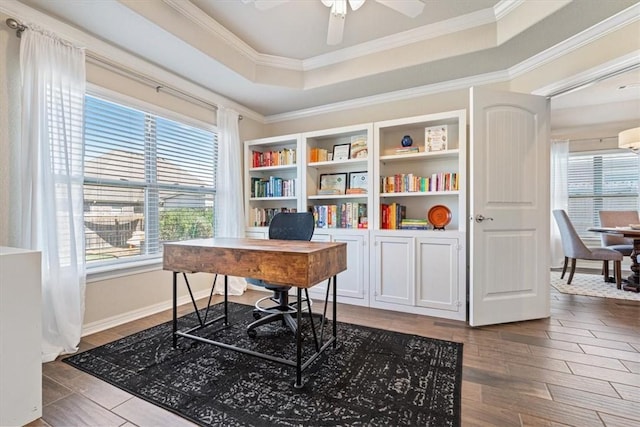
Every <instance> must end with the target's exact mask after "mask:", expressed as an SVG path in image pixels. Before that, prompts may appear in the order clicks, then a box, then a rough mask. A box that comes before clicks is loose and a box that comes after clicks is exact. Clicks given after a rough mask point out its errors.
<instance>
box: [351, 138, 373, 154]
mask: <svg viewBox="0 0 640 427" xmlns="http://www.w3.org/2000/svg"><path fill="white" fill-rule="evenodd" d="M368 154H369V153H368V149H367V135H355V136H352V137H351V153H350V155H349V157H350V158H352V159H366V158H367V156H368Z"/></svg>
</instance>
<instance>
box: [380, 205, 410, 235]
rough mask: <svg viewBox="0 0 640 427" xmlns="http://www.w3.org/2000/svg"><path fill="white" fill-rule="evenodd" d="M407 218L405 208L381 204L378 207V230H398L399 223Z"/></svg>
mask: <svg viewBox="0 0 640 427" xmlns="http://www.w3.org/2000/svg"><path fill="white" fill-rule="evenodd" d="M406 217H407V207H406V206H404V205H401V204H399V203H395V202H393V203H390V204H387V203H383V204H381V205H380V219H381V221H380V228H381V229H383V230H398V229H400V223H401V222H402V220H403V219H404V218H406Z"/></svg>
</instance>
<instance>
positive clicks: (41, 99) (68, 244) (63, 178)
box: [16, 26, 86, 362]
mask: <svg viewBox="0 0 640 427" xmlns="http://www.w3.org/2000/svg"><path fill="white" fill-rule="evenodd" d="M20 69H21V74H22V142H21V147H20V164H19V167H18V169H19V174H20V182H21V192H20V196H19V199H20V200H19V203H20V208H21V211H22V217H21V218H20V219H18V220H17V221H18V222H20V224H16V225H17V226H18V227H19V230H20V233H19V237H18V239H19V240H20V241H19V242H18V244H19V245H20V247H23V248H27V249H34V250H39V251H41V252H42V322H43V323H42V334H43V342H42V359H43V361H45V362H46V361H51V360H54V359H55V358H56V357H57V356H58V355H60V354H64V353H72V352H75V351H76V350H77V349H78V348H77V346H78V344H79V342H80V336H81V332H82V320H83V316H84V292H85V284H86V275H85V264H84V222H83V207H82V203H83V198H82V196H83V194H82V184H83V139H82V131H83V105H84V94H85V81H86V79H85V54H84V50H82V49H80V48H76V47H74V46H71V45H69V44H68V43H66V42H64V41H62V40H60V39H58V38H57V37H56V36H54V35H52V34H49V33H46V32H43V31H41V30H39V29H37V28H34V27H33V26H29V29H27V30H26V31H25V32H24V33H22V41H21V43H20Z"/></svg>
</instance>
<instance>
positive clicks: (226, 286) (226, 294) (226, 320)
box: [224, 274, 229, 325]
mask: <svg viewBox="0 0 640 427" xmlns="http://www.w3.org/2000/svg"><path fill="white" fill-rule="evenodd" d="M228 301H229V276H227V275H226V274H225V275H224V324H225V325H228V324H229V312H228V308H227V306H228V304H227V302H228Z"/></svg>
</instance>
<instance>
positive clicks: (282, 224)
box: [247, 212, 314, 338]
mask: <svg viewBox="0 0 640 427" xmlns="http://www.w3.org/2000/svg"><path fill="white" fill-rule="evenodd" d="M313 228H314V221H313V214H312V213H311V212H296V213H286V212H281V213H279V214H277V215H275V216H274V217H273V218H272V219H271V223H270V224H269V239H278V240H306V241H309V240H311V237H312V236H313ZM247 282H249V283H251V284H252V285H257V286H263V287H265V288H266V289H269V290H270V291H273V296H270V297H264V298H260V299H259V300H258V301H257V302H256V304H255V307H256V308H255V309H254V310H253V317H254V319H256V321H255V322H253V323H251V324H249V326H247V334H248V335H249V336H250V337H252V338H253V337H255V336H256V335H257V332H256V330H255V329H256V328H257V327H258V326H261V325H266V324H267V323H271V322H276V321H280V320H281V321H282V322H283V324H285V325H287V326H288V327H289V329H291V331H293V333H295V332H296V329H297V322H296V319H295V315H296V312H297V309H296V305H295V302H294V303H289V290H290V289H291V286H286V285H281V284H275V283H269V282H265V281H263V280H257V279H247ZM307 300H308V294H307ZM265 301H273V302H275V303H276V305H275V306H270V307H265V306H264V305H263V302H265ZM309 303H310V301H309ZM263 313H266V314H267V315H266V316H264V317H262V316H263Z"/></svg>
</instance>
